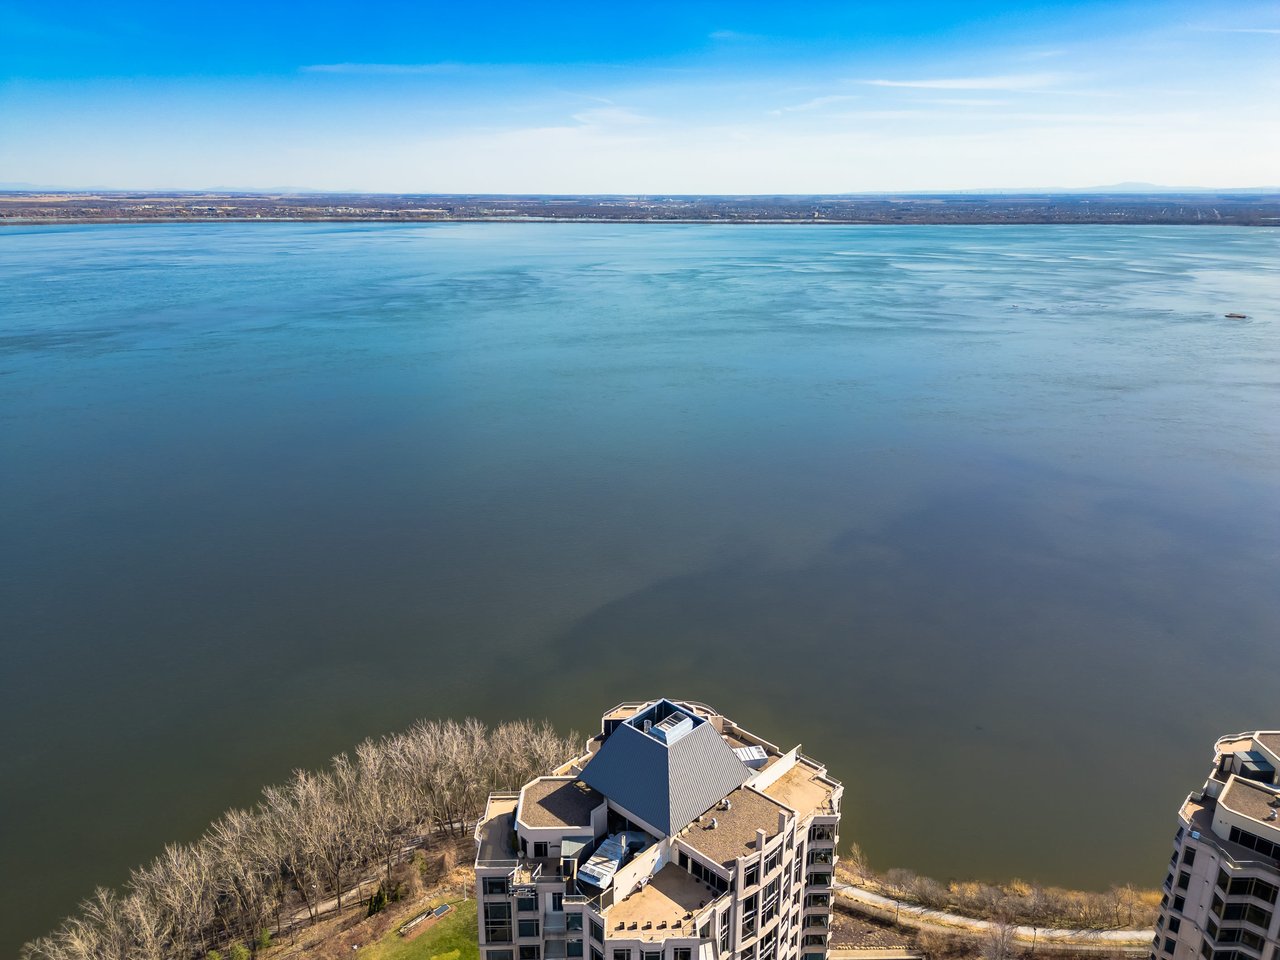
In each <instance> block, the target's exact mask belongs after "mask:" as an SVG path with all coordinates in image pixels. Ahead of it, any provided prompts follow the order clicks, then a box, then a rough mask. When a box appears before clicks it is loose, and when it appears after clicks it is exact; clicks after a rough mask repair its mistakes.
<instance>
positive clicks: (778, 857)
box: [764, 850, 782, 876]
mask: <svg viewBox="0 0 1280 960" xmlns="http://www.w3.org/2000/svg"><path fill="white" fill-rule="evenodd" d="M781 863H782V851H781V850H775V851H773V853H771V854H769V856H767V857H765V858H764V873H765V876H768V875H769V874H771V873H773V871H775V870H777V869H778V865H779V864H781Z"/></svg>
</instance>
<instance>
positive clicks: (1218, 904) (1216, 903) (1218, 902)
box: [1209, 897, 1224, 920]
mask: <svg viewBox="0 0 1280 960" xmlns="http://www.w3.org/2000/svg"><path fill="white" fill-rule="evenodd" d="M1223 905H1224V904H1223V900H1222V898H1221V897H1214V898H1213V903H1212V904H1211V905H1210V907H1209V912H1210V913H1212V914H1213V915H1214V916H1215V917H1217V918H1218V919H1219V920H1221V919H1222V907H1223Z"/></svg>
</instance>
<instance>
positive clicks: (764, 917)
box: [760, 879, 779, 923]
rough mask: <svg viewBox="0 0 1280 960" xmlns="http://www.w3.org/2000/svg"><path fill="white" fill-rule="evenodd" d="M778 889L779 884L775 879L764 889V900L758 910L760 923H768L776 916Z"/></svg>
mask: <svg viewBox="0 0 1280 960" xmlns="http://www.w3.org/2000/svg"><path fill="white" fill-rule="evenodd" d="M778 889H779V883H778V881H777V880H776V879H775V880H774V881H773V882H772V883H770V884H769V885H768V886H767V887H765V888H764V900H763V904H762V906H761V908H760V913H761V918H760V922H761V923H768V922H769V921H770V920H772V919H773V918H774V917H776V916H777V915H778Z"/></svg>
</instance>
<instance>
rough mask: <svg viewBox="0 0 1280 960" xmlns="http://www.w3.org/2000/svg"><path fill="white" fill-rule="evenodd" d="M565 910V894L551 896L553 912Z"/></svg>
mask: <svg viewBox="0 0 1280 960" xmlns="http://www.w3.org/2000/svg"><path fill="white" fill-rule="evenodd" d="M563 909H564V894H563V893H553V894H552V895H551V912H552V913H559V912H560V911H561V910H563Z"/></svg>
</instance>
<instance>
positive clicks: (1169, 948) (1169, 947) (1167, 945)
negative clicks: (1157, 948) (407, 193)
mask: <svg viewBox="0 0 1280 960" xmlns="http://www.w3.org/2000/svg"><path fill="white" fill-rule="evenodd" d="M1164 952H1165V953H1173V941H1172V940H1170V939H1169V938H1168V937H1165V938H1164Z"/></svg>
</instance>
